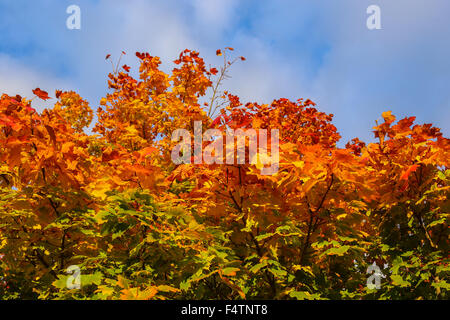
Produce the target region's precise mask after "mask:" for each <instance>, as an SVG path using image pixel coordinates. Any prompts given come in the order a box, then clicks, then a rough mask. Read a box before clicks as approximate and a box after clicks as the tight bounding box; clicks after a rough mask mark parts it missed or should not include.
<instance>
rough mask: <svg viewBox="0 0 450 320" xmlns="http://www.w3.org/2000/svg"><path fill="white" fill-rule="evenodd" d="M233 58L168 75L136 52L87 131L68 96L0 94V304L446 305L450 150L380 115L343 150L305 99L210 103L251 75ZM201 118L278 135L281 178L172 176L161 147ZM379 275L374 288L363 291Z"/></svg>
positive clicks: (186, 54) (210, 124)
mask: <svg viewBox="0 0 450 320" xmlns="http://www.w3.org/2000/svg"><path fill="white" fill-rule="evenodd" d="M232 51H233V50H232V48H225V49H222V50H218V51H217V55H220V56H223V58H224V65H223V66H222V67H221V68H220V70H218V69H216V68H208V67H207V66H206V65H205V63H204V61H203V59H202V58H201V57H200V56H199V54H198V53H197V52H195V51H190V50H185V51H183V52H182V53H181V54H180V56H179V58H178V59H177V60H175V61H174V63H175V67H174V68H173V70H172V72H171V73H170V74H167V73H165V72H163V71H161V69H160V64H161V61H160V59H159V58H158V57H153V56H151V55H149V54H148V53H136V56H137V58H138V59H139V61H140V67H139V72H138V77H137V78H134V77H132V76H131V71H130V67H128V66H123V67H121V68H116V69H115V70H114V71H113V72H112V73H111V74H110V75H109V80H108V83H109V88H110V92H109V93H108V94H107V95H106V97H105V98H103V99H102V100H101V102H100V104H101V107H100V108H99V109H98V110H97V113H96V117H94V112H93V110H92V109H91V108H90V106H89V104H88V102H87V101H86V100H84V99H83V98H81V97H80V96H79V95H78V94H77V93H75V92H72V91H70V92H61V91H57V92H56V94H55V97H54V98H53V99H56V102H55V103H54V107H53V108H51V109H45V110H44V111H42V112H37V111H36V110H35V109H33V108H32V104H31V103H32V101H31V100H28V99H26V98H23V97H20V96H15V97H14V96H8V95H6V94H3V95H2V96H1V98H0V257H1V259H0V298H2V299H11V298H20V299H36V298H40V299H448V298H449V295H448V289H449V283H448V272H449V265H448V263H449V229H448V219H449V212H450V200H449V190H450V189H449V188H450V186H449V182H450V169H449V161H450V140H449V139H448V138H445V137H443V136H442V134H441V133H440V131H439V129H438V128H435V127H433V126H432V125H431V124H423V125H421V124H414V121H415V118H414V117H411V118H405V119H401V120H399V121H397V119H396V118H395V116H394V115H392V114H391V112H389V111H388V112H385V113H383V114H382V118H383V120H382V122H381V123H377V125H376V126H375V127H374V128H373V130H374V133H375V137H376V138H377V142H376V143H370V144H367V145H366V144H365V143H364V142H362V141H360V140H359V139H357V138H355V139H353V140H352V141H351V142H350V143H348V144H347V145H346V147H345V148H340V147H338V146H337V142H338V141H339V139H340V136H339V134H338V132H337V129H336V128H335V126H334V125H333V124H332V122H331V121H332V117H333V115H331V114H326V113H323V112H320V111H318V110H317V109H316V108H315V104H314V103H313V102H312V101H310V100H303V99H299V100H297V101H289V100H287V99H279V100H274V101H273V102H272V103H271V104H268V105H266V104H258V103H247V104H243V103H241V102H240V100H239V98H238V97H237V96H234V95H232V94H230V93H229V92H227V91H221V87H222V82H223V80H224V79H226V78H227V72H228V69H229V67H230V66H231V65H232V64H233V63H235V62H239V61H241V60H245V59H244V58H243V57H238V58H236V59H234V60H230V61H229V60H228V58H227V56H229V55H230V54H232ZM107 59H110V56H109V55H108V57H107ZM33 93H34V95H35V98H34V99H52V98H51V97H49V96H48V94H47V93H46V92H45V91H43V90H41V89H39V88H37V89H35V90H34V91H33ZM50 101H51V100H50ZM33 103H37V101H35V102H33ZM93 119H95V124H92V125H91V123H92V120H93ZM195 121H202V125H203V129H204V130H206V129H209V128H215V129H218V130H221V131H225V130H226V129H238V128H242V129H249V128H253V129H256V130H258V129H272V128H275V129H279V130H280V144H279V159H280V160H279V170H278V172H277V173H276V174H273V175H263V174H261V171H260V170H259V169H260V168H259V165H258V164H257V165H252V164H248V162H246V163H244V164H237V163H235V164H209V165H208V164H179V165H176V164H174V163H173V161H172V160H171V150H172V148H173V147H174V145H175V143H176V142H173V141H172V139H171V137H172V132H173V131H174V130H176V129H180V128H181V129H186V130H188V131H190V132H192V131H193V128H194V122H195ZM90 126H91V128H93V129H92V131H90V130H88V128H89V127H90ZM203 143H204V144H206V143H207V142H205V141H204V142H203ZM373 263H375V264H376V265H378V266H379V267H380V269H381V271H382V273H383V277H382V279H381V288H380V289H374V288H368V287H367V285H366V281H367V278H368V277H369V276H370V274H367V272H366V271H367V268H368V267H369V266H370V265H372V264H373ZM71 265H77V266H79V268H80V270H81V288H80V289H76V288H75V289H73V288H72V289H71V288H68V287H67V285H66V284H67V280H68V277H69V276H70V275H69V274H67V273H66V269H67V268H68V267H69V266H71Z"/></svg>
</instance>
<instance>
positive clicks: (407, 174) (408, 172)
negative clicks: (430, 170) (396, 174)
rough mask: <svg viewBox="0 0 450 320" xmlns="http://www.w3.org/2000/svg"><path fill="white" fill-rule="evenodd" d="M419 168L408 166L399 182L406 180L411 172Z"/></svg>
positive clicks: (414, 165) (415, 165) (416, 165)
mask: <svg viewBox="0 0 450 320" xmlns="http://www.w3.org/2000/svg"><path fill="white" fill-rule="evenodd" d="M418 167H419V165H418V164H413V165H412V166H410V167H409V168H408V169H407V170H406V171H405V172H404V173H403V174H402V175H401V177H400V180H408V177H409V175H410V174H411V172H415V171H416V170H417V168H418Z"/></svg>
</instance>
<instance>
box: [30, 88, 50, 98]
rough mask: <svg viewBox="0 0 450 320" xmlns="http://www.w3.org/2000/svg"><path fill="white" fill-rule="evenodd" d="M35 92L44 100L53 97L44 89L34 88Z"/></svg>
mask: <svg viewBox="0 0 450 320" xmlns="http://www.w3.org/2000/svg"><path fill="white" fill-rule="evenodd" d="M33 93H34V94H35V95H36V96H38V97H39V98H41V99H42V100H48V99H51V98H50V97H49V96H48V93H47V92H45V91H43V90H41V89H39V88H36V89H34V90H33Z"/></svg>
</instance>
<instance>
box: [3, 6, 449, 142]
mask: <svg viewBox="0 0 450 320" xmlns="http://www.w3.org/2000/svg"><path fill="white" fill-rule="evenodd" d="M72 4H75V5H78V6H79V7H80V8H81V30H69V29H67V27H66V20H67V18H68V17H69V14H67V13H66V8H67V7H68V6H69V5H72ZM372 4H375V5H378V6H380V8H381V25H382V29H381V30H368V29H367V27H366V20H367V18H368V16H369V15H368V14H367V13H366V9H367V7H368V6H369V5H372ZM449 17H450V1H448V0H395V1H392V0H370V1H366V0H339V1H337V0H314V1H312V0H296V1H289V0H274V1H263V0H259V1H254V0H242V1H236V0H190V1H188V0H178V1H172V0H149V1H144V0H127V1H119V0H85V1H76V0H70V1H66V0H38V1H31V0H0V93H8V94H11V95H15V94H21V95H22V96H26V97H32V96H33V95H32V93H31V90H32V89H34V88H36V87H40V88H41V89H43V90H46V91H48V92H49V94H50V96H52V97H54V91H55V89H63V90H74V91H77V92H78V93H79V94H80V95H81V96H82V97H84V98H86V99H87V100H88V101H89V102H90V104H91V107H92V108H93V109H94V110H96V109H97V107H98V103H99V101H100V98H101V97H103V96H104V95H105V94H106V92H107V74H108V73H109V72H111V70H112V67H111V64H110V63H109V62H108V61H105V56H106V54H111V55H112V58H113V59H114V60H116V59H117V58H118V57H119V55H120V52H121V51H122V50H124V51H125V52H127V55H126V56H125V57H124V58H123V59H122V64H127V65H129V66H131V67H132V70H133V69H134V70H136V69H137V68H138V59H137V58H136V57H135V55H134V53H135V52H136V51H141V52H142V51H145V52H149V53H150V54H151V55H156V56H159V57H161V59H162V61H163V69H164V70H166V71H169V70H170V69H171V68H172V67H173V66H174V65H173V63H172V61H173V60H175V59H176V58H177V57H178V55H179V53H180V52H181V51H182V50H184V49H186V48H188V49H191V50H196V51H199V52H200V55H201V56H202V57H203V58H204V59H205V61H206V63H207V64H211V65H212V66H219V65H220V63H221V59H220V58H219V57H216V56H215V51H216V49H218V48H223V47H226V46H231V47H233V48H234V49H235V51H234V53H235V54H236V56H244V57H246V59H247V60H246V61H243V62H239V63H238V64H236V65H234V66H233V67H232V69H231V76H232V78H231V79H229V80H227V82H226V83H225V85H224V88H226V89H228V90H229V91H230V92H232V93H233V94H237V95H239V96H240V97H241V101H243V102H248V101H255V102H259V103H270V102H271V101H272V100H273V99H278V98H289V99H293V100H296V99H298V98H305V99H308V98H309V99H311V100H313V101H315V102H316V103H317V107H318V109H319V110H321V111H324V112H328V113H333V114H334V115H335V118H334V121H333V122H334V124H335V126H336V127H337V128H338V131H339V132H340V133H341V135H342V137H343V138H342V140H341V143H340V144H341V145H343V144H345V142H347V141H348V140H350V139H352V138H354V137H359V138H360V139H362V140H365V141H368V142H369V141H373V133H372V127H373V126H374V125H375V120H376V119H380V118H381V113H382V112H383V111H387V110H391V111H392V112H393V114H394V115H396V116H397V117H398V118H403V117H406V116H416V117H417V120H416V121H417V122H418V123H433V124H434V125H435V126H437V127H440V128H441V129H442V131H443V133H444V136H446V137H449V136H450V124H449V122H450V121H449V120H450V18H449ZM52 100H53V102H54V99H52ZM52 100H50V102H51V101H52ZM34 106H35V107H37V108H38V109H40V108H42V107H43V106H44V104H43V103H42V102H41V101H36V102H35V103H34ZM281 134H282V133H281Z"/></svg>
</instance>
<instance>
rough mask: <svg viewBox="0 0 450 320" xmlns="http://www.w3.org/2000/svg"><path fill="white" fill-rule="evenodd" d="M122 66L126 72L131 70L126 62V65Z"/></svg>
mask: <svg viewBox="0 0 450 320" xmlns="http://www.w3.org/2000/svg"><path fill="white" fill-rule="evenodd" d="M122 68H123V69H124V70H125V71H126V72H130V67H129V66H127V65H126V64H124V65H123V66H122Z"/></svg>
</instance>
